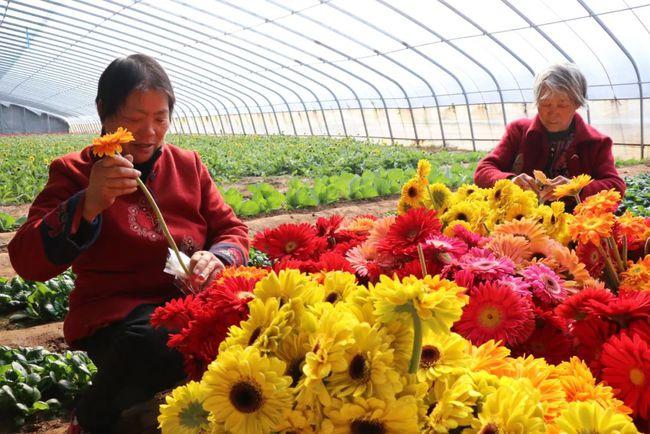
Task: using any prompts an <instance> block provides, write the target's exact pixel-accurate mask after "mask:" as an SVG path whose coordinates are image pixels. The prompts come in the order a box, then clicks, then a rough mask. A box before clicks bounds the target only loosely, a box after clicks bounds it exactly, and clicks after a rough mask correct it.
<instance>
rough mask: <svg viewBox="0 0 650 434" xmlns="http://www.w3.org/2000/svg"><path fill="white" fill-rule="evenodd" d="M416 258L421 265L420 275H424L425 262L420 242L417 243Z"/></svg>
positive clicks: (425, 271) (425, 270) (425, 272)
mask: <svg viewBox="0 0 650 434" xmlns="http://www.w3.org/2000/svg"><path fill="white" fill-rule="evenodd" d="M418 258H419V259H420V266H421V267H422V277H425V276H426V275H427V274H429V273H427V263H426V261H425V260H424V251H423V250H422V244H418Z"/></svg>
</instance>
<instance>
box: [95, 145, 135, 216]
mask: <svg viewBox="0 0 650 434" xmlns="http://www.w3.org/2000/svg"><path fill="white" fill-rule="evenodd" d="M139 176H140V171H139V170H136V169H134V168H133V157H132V156H131V155H127V156H126V157H123V156H121V155H119V154H118V155H115V156H114V157H104V158H102V159H101V160H99V161H97V162H96V163H95V164H94V165H93V168H92V169H91V171H90V179H89V181H88V188H87V189H86V199H85V201H84V209H83V217H84V219H86V220H87V221H89V222H90V221H93V220H94V219H95V217H97V215H99V214H100V213H101V212H102V211H104V210H105V209H106V208H108V207H110V206H111V205H113V203H114V202H115V199H117V197H118V196H122V195H125V194H131V193H133V192H135V191H136V190H137V189H138V182H137V178H138V177H139Z"/></svg>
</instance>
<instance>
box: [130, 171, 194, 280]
mask: <svg viewBox="0 0 650 434" xmlns="http://www.w3.org/2000/svg"><path fill="white" fill-rule="evenodd" d="M137 181H138V187H140V190H142V192H143V193H144V195H145V196H146V197H147V200H148V201H149V204H150V205H151V207H152V208H153V212H154V213H155V214H156V218H157V219H158V221H159V222H160V225H161V226H162V230H163V233H164V234H165V238H167V243H169V247H171V248H172V250H173V251H174V253H176V257H177V258H178V262H179V263H180V264H181V267H183V271H184V272H185V275H186V276H187V278H188V279H189V278H190V270H188V269H187V266H186V265H185V262H183V259H182V258H181V253H180V252H179V251H178V246H177V245H176V242H175V241H174V239H173V238H172V234H170V233H169V228H168V227H167V223H165V219H164V218H163V216H162V213H161V212H160V208H158V205H157V204H156V201H155V200H154V198H153V196H152V195H151V193H150V192H149V189H148V188H147V186H146V185H144V182H142V180H141V179H140V178H139V177H138V178H137Z"/></svg>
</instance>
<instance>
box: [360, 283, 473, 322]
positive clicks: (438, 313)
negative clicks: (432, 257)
mask: <svg viewBox="0 0 650 434" xmlns="http://www.w3.org/2000/svg"><path fill="white" fill-rule="evenodd" d="M379 279H380V280H379V282H378V283H377V284H376V285H375V286H374V287H373V288H371V290H370V293H371V298H372V302H373V305H374V306H375V314H376V315H377V317H378V319H379V321H381V322H383V323H388V322H391V321H393V320H394V319H395V318H396V316H397V315H399V314H400V313H402V312H407V313H415V314H417V316H418V317H419V318H420V319H421V320H422V321H423V325H424V326H425V327H428V328H430V329H431V330H432V331H434V332H438V333H446V332H448V331H449V329H450V328H451V325H452V324H453V323H454V322H456V321H458V320H459V319H460V317H461V315H462V311H463V306H464V305H465V304H467V302H468V297H467V296H466V295H463V294H462V292H463V291H464V289H463V288H460V287H459V286H457V285H455V284H453V283H452V282H449V281H444V282H441V279H440V278H439V276H435V278H431V277H430V276H427V278H425V279H422V280H419V279H417V278H415V277H413V276H411V277H406V278H404V280H403V281H400V280H399V278H397V277H396V278H395V279H391V278H389V277H388V276H385V275H382V276H381V277H380V278H379ZM432 286H435V287H437V288H438V289H437V290H431V289H430V287H432Z"/></svg>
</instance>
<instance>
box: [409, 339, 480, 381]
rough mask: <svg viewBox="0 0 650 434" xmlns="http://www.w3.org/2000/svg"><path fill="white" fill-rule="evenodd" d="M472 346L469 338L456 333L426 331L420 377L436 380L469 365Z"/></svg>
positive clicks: (419, 371) (426, 379)
mask: <svg viewBox="0 0 650 434" xmlns="http://www.w3.org/2000/svg"><path fill="white" fill-rule="evenodd" d="M471 346H472V344H471V343H470V342H469V341H468V340H466V339H465V338H463V337H462V336H460V335H458V334H456V333H451V332H450V333H444V334H439V333H431V332H428V333H426V334H425V335H424V337H423V338H422V354H421V355H420V366H419V368H418V372H417V375H418V379H419V380H420V381H431V382H435V381H436V380H437V379H438V378H440V377H443V376H445V375H448V374H450V373H451V372H454V371H456V370H458V369H460V368H465V367H468V366H469V364H470V361H471V356H470V353H469V350H470V348H471Z"/></svg>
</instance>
